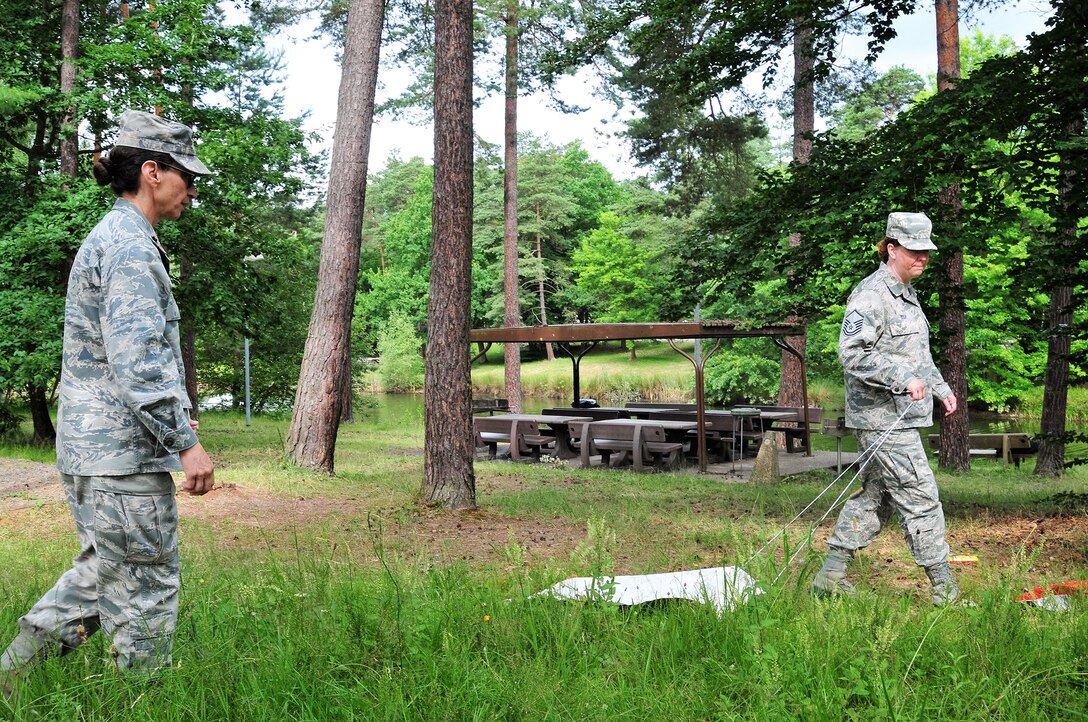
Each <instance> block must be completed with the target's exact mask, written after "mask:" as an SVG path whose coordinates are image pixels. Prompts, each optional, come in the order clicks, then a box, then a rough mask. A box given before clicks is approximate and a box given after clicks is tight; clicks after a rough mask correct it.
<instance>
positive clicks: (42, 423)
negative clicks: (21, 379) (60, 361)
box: [26, 385, 57, 446]
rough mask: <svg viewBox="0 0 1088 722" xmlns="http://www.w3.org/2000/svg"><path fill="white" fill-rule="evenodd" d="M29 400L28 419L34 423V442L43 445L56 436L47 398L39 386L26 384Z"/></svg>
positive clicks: (52, 440)
mask: <svg viewBox="0 0 1088 722" xmlns="http://www.w3.org/2000/svg"><path fill="white" fill-rule="evenodd" d="M26 391H27V397H28V400H29V401H30V420H31V421H32V422H33V424H34V442H35V443H38V444H42V445H43V446H45V445H48V444H52V443H53V442H54V441H55V440H56V438H57V430H56V429H55V428H54V427H53V419H52V417H50V416H49V398H48V397H47V396H46V393H45V389H44V388H42V387H41V386H35V385H30V386H27V389H26Z"/></svg>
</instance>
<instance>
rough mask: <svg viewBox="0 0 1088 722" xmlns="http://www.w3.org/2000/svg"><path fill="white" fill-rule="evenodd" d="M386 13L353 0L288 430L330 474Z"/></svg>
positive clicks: (297, 453)
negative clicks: (322, 219) (311, 295)
mask: <svg viewBox="0 0 1088 722" xmlns="http://www.w3.org/2000/svg"><path fill="white" fill-rule="evenodd" d="M384 12H385V3H384V2H383V0H352V2H351V5H350V6H349V8H348V21H347V28H346V31H345V42H344V58H343V69H342V71H341V76H340V91H339V98H338V101H337V108H336V119H337V122H336V133H335V135H334V137H333V146H332V161H331V164H330V170H331V172H330V174H329V175H330V177H329V193H328V213H327V215H326V216H325V236H324V242H323V243H322V245H321V260H320V265H319V269H318V281H317V291H316V293H315V295H314V310H313V314H312V315H311V317H310V328H309V332H308V334H307V337H306V347H305V349H304V351H303V357H302V370H301V371H300V373H299V381H298V391H297V392H296V393H295V405H294V408H293V409H292V410H291V428H290V430H289V431H288V435H287V453H288V454H289V455H290V457H291V459H292V460H293V461H294V463H296V464H298V465H299V466H303V467H307V468H311V469H318V470H321V471H325V472H327V473H330V474H331V473H333V471H334V470H335V467H334V455H335V448H336V434H337V432H338V431H339V427H340V415H341V410H342V406H343V398H342V394H343V382H344V374H345V368H347V367H348V366H350V362H351V318H352V313H353V311H354V307H355V290H356V288H357V286H358V276H359V247H360V244H361V242H362V228H363V202H364V200H365V196H366V171H367V158H368V156H369V154H370V130H371V121H372V119H373V116H374V93H375V90H376V87H377V81H378V56H379V51H380V49H381V35H382V22H383V18H384Z"/></svg>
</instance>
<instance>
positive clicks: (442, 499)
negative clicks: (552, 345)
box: [420, 0, 514, 509]
mask: <svg viewBox="0 0 1088 722" xmlns="http://www.w3.org/2000/svg"><path fill="white" fill-rule="evenodd" d="M472 161H473V137H472V0H436V3H435V73H434V202H433V211H432V213H433V220H432V224H431V226H432V231H431V295H430V299H429V302H428V304H427V359H426V373H425V375H424V393H423V419H424V427H425V440H424V449H423V486H422V489H421V490H420V495H421V497H422V499H423V501H424V502H426V503H428V504H433V505H441V506H444V507H446V508H448V509H473V508H475V507H476V477H475V475H474V474H473V470H472V454H473V448H472V413H471V411H472V384H471V379H470V376H469V357H468V354H467V353H466V350H467V349H468V347H469V338H468V332H469V326H470V315H469V313H470V312H469V309H470V307H471V304H470V299H471V291H472V288H471V285H472V190H473V189H472ZM510 401H511V402H513V401H514V399H510Z"/></svg>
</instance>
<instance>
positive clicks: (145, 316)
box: [102, 243, 197, 453]
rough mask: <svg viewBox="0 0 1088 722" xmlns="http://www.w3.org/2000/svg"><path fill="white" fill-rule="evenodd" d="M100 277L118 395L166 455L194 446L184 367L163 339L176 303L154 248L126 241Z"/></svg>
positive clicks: (104, 333) (104, 329)
mask: <svg viewBox="0 0 1088 722" xmlns="http://www.w3.org/2000/svg"><path fill="white" fill-rule="evenodd" d="M102 281H103V283H102V294H103V317H102V337H103V338H102V340H103V345H104V346H105V349H106V358H107V360H108V363H109V368H110V375H111V376H112V381H113V383H114V385H115V390H116V392H117V394H118V396H119V397H120V398H121V400H122V401H123V402H124V403H125V404H126V405H127V406H128V407H129V409H130V410H131V411H132V413H133V414H135V415H136V418H137V419H139V421H140V423H141V424H143V425H144V427H146V428H147V430H148V431H149V432H150V433H151V434H152V435H153V436H154V437H155V438H156V439H158V441H159V443H160V444H162V446H163V447H164V448H165V449H166V450H167V451H169V452H170V453H177V452H179V451H184V450H185V449H188V448H189V447H191V446H194V445H195V444H196V443H197V437H196V434H195V433H194V432H193V430H192V428H190V426H189V413H188V411H187V410H186V408H185V403H184V400H183V397H184V392H183V389H184V379H182V378H181V376H180V373H179V369H181V368H182V367H181V364H180V363H179V360H178V359H176V358H175V354H174V352H173V350H172V348H171V346H170V343H169V340H168V339H167V337H166V331H167V324H168V323H176V322H177V318H178V314H177V313H176V308H177V307H176V306H175V304H174V303H173V300H172V297H171V295H170V291H169V288H170V287H169V278H168V277H167V275H166V269H165V268H164V267H163V264H162V260H161V259H160V258H159V255H158V251H157V250H156V249H155V248H154V247H153V246H151V245H150V244H143V243H138V244H130V245H126V247H125V249H124V250H123V251H122V252H121V253H119V254H117V255H115V256H114V257H113V258H110V257H109V256H107V258H106V259H105V268H104V271H103V279H102ZM171 317H172V318H171Z"/></svg>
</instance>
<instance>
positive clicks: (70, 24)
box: [60, 0, 79, 178]
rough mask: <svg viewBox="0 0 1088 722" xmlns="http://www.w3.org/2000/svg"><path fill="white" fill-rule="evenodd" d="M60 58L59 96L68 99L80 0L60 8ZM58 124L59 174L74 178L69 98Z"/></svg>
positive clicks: (75, 147) (73, 114) (74, 118)
mask: <svg viewBox="0 0 1088 722" xmlns="http://www.w3.org/2000/svg"><path fill="white" fill-rule="evenodd" d="M60 54H61V63H60V92H61V95H66V96H71V95H72V94H73V93H74V92H75V89H76V60H77V59H78V57H79V0H64V4H63V5H62V7H61V27H60ZM61 123H62V125H63V130H62V135H61V140H60V172H61V174H62V175H66V176H68V177H69V178H75V177H76V176H77V175H78V173H79V156H78V153H79V128H78V125H79V118H78V114H77V108H76V104H75V102H74V100H71V98H69V103H68V106H67V108H66V109H65V112H64V118H63V120H62V121H61Z"/></svg>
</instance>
